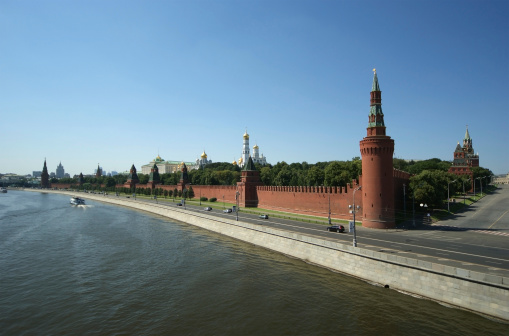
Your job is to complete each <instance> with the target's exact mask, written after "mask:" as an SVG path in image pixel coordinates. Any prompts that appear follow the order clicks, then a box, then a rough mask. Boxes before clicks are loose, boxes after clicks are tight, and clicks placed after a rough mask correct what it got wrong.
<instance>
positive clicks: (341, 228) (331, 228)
mask: <svg viewBox="0 0 509 336" xmlns="http://www.w3.org/2000/svg"><path fill="white" fill-rule="evenodd" d="M327 231H332V232H345V227H344V226H343V225H333V226H329V227H328V228H327Z"/></svg>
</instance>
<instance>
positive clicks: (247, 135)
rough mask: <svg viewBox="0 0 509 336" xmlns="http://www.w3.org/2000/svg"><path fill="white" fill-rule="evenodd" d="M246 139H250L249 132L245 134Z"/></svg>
mask: <svg viewBox="0 0 509 336" xmlns="http://www.w3.org/2000/svg"><path fill="white" fill-rule="evenodd" d="M244 139H249V134H247V130H246V133H244Z"/></svg>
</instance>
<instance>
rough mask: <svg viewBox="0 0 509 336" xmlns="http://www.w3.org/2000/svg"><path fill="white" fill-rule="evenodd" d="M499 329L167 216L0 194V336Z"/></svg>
mask: <svg viewBox="0 0 509 336" xmlns="http://www.w3.org/2000/svg"><path fill="white" fill-rule="evenodd" d="M508 330H509V325H508V324H505V323H500V322H497V321H493V320H491V319H488V318H484V317H482V316H479V315H476V314H473V313H470V312H467V311H463V310H460V309H456V308H449V307H445V306H443V305H440V304H438V303H435V302H432V301H429V300H425V299H419V298H415V297H412V296H409V295H404V294H401V293H398V292H397V291H394V290H392V289H385V288H382V287H378V286H374V285H371V284H368V283H366V282H364V281H361V280H358V279H354V278H351V277H348V276H345V275H343V274H338V273H334V272H332V271H330V270H326V269H322V268H319V267H317V266H314V265H309V264H306V263H305V262H303V261H300V260H296V259H292V258H289V257H287V256H284V255H281V254H278V253H275V252H272V251H269V250H266V249H263V248H259V247H257V246H254V245H251V244H247V243H244V242H241V241H237V240H234V239H231V238H228V237H224V236H221V235H218V234H215V233H212V232H208V231H206V230H202V229H200V228H197V227H193V226H191V225H188V224H185V223H178V222H175V221H172V220H169V219H167V218H163V217H159V216H155V215H151V214H148V213H144V212H140V211H135V210H132V209H129V208H124V207H116V206H112V205H107V204H103V203H100V202H93V201H88V200H87V205H86V206H77V207H72V206H70V205H69V197H68V196H64V195H58V194H46V193H32V192H23V191H12V190H10V191H9V192H8V193H7V194H0V335H142V334H143V335H332V334H336V335H409V334H411V335H480V334H482V335H507V332H508Z"/></svg>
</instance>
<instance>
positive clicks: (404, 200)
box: [403, 184, 406, 220]
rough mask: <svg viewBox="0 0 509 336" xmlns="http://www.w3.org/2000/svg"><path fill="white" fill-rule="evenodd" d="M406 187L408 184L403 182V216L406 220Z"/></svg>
mask: <svg viewBox="0 0 509 336" xmlns="http://www.w3.org/2000/svg"><path fill="white" fill-rule="evenodd" d="M405 187H406V185H405V184H403V217H404V218H405V220H406V193H405V191H406V190H405Z"/></svg>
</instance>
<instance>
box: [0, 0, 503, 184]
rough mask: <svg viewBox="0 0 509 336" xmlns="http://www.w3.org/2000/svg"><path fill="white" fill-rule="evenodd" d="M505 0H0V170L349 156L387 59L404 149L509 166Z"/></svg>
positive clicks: (390, 122) (390, 114)
mask: <svg viewBox="0 0 509 336" xmlns="http://www.w3.org/2000/svg"><path fill="white" fill-rule="evenodd" d="M508 17H509V1H506V0H503V1H490V0H481V1H469V0H458V1H447V0H446V1H443V0H440V1H439V0H437V1H432V0H428V1H403V0H400V1H390V0H389V1H367V0H366V1H353V0H352V1H326V0H313V1H311V0H310V1H297V0H269V1H263V0H251V1H250V0H235V1H229V0H221V1H212V0H210V1H205V0H202V1H192V0H186V1H153V0H151V1H126V0H121V1H104V0H101V1H93V0H87V1H79V0H73V1H67V0H60V1H53V0H45V1H35V0H34V1H27V0H20V1H14V0H12V1H8V0H0V125H1V127H0V128H1V131H0V143H1V150H0V172H1V173H18V174H30V173H32V171H34V170H39V171H40V170H42V166H43V162H44V159H45V158H46V159H47V163H48V169H49V171H50V172H51V171H55V169H56V167H57V165H58V164H59V163H60V162H62V165H63V166H64V168H65V171H66V172H67V173H70V174H71V176H72V175H74V174H79V173H80V172H83V173H84V174H90V173H93V171H94V169H95V168H96V167H97V164H98V163H99V164H100V165H101V167H103V169H104V170H105V171H108V172H109V171H112V170H115V171H118V172H122V171H126V170H128V169H129V168H130V167H131V165H132V164H133V163H134V165H135V166H136V167H137V168H138V170H140V168H141V165H143V164H147V163H148V162H150V161H151V160H152V159H154V158H155V157H156V156H157V155H158V154H159V155H160V156H161V157H162V158H163V159H165V160H175V161H177V160H178V161H194V160H196V158H197V157H199V156H200V154H201V153H202V152H203V151H204V150H205V151H206V153H207V154H208V158H209V159H210V160H212V161H213V162H224V161H227V162H232V161H233V160H234V159H235V160H238V158H239V157H240V156H241V153H242V135H243V134H244V132H245V130H246V127H247V132H248V133H249V135H250V145H251V151H252V146H253V145H255V144H258V146H259V147H260V152H261V153H263V154H264V155H265V156H266V157H267V160H268V162H269V163H272V164H276V163H277V162H280V161H286V162H287V163H292V162H302V161H307V162H308V163H315V162H318V161H332V160H351V159H352V158H353V157H356V156H360V152H359V141H360V140H362V139H363V138H364V137H365V136H366V127H367V124H368V113H369V97H370V96H369V92H370V90H371V84H372V80H373V72H372V69H373V68H376V69H377V74H378V79H379V83H380V87H381V90H382V104H383V105H382V108H383V112H384V114H385V124H386V126H387V134H388V135H389V136H391V137H392V138H393V139H394V140H395V143H396V145H395V157H397V158H402V159H430V158H435V157H436V158H440V159H442V160H452V158H453V152H454V149H455V147H456V144H457V142H460V143H462V141H463V138H464V135H465V127H466V125H468V129H469V132H470V135H471V137H472V139H473V146H474V150H475V151H476V152H478V153H479V156H480V165H481V166H482V167H485V168H488V169H491V170H492V171H493V172H494V173H495V174H501V173H504V174H505V173H507V172H509V149H508V148H509V146H508V143H509V135H508V134H509V112H508V111H509V109H508V104H509V100H508V98H509V81H508V80H507V77H508V75H509V63H508V61H509V20H508Z"/></svg>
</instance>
